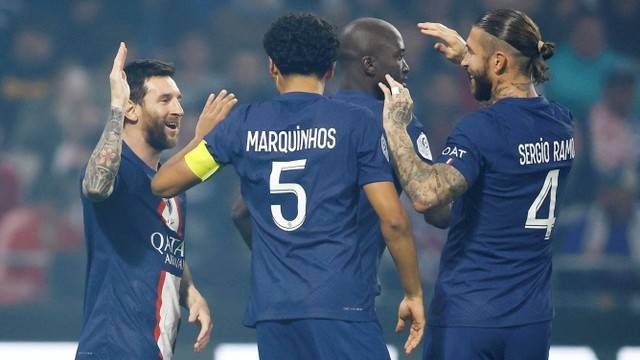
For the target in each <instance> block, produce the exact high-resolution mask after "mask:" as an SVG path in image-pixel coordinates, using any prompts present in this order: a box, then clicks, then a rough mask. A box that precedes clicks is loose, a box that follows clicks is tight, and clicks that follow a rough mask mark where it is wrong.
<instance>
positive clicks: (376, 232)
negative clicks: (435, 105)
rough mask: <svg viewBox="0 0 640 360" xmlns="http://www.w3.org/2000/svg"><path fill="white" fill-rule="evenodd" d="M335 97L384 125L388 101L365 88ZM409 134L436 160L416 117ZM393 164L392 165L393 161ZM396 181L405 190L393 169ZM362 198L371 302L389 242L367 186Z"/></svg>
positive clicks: (361, 233) (419, 150) (378, 289)
mask: <svg viewBox="0 0 640 360" xmlns="http://www.w3.org/2000/svg"><path fill="white" fill-rule="evenodd" d="M332 98H333V99H336V100H341V101H344V102H348V103H350V104H355V105H359V106H362V107H365V108H367V109H369V110H371V112H372V113H373V114H374V115H375V116H376V121H377V123H378V124H379V126H382V110H383V108H384V103H383V102H382V101H381V100H378V99H376V98H375V97H373V96H371V95H369V94H367V93H365V92H362V91H352V90H341V91H338V92H337V93H336V94H335V95H333V96H332ZM407 134H409V137H410V138H411V142H412V143H413V147H414V150H415V151H416V154H418V157H420V159H422V161H424V162H426V163H431V162H432V161H433V159H432V156H431V149H430V147H429V141H428V140H427V135H425V133H424V132H423V126H422V124H420V122H419V121H418V120H417V119H416V118H415V117H414V118H413V119H412V120H411V122H410V123H409V125H408V126H407ZM389 166H391V165H389ZM393 178H394V183H395V185H396V190H398V193H400V192H401V191H402V187H401V185H400V180H399V179H398V177H397V176H396V174H395V173H393ZM361 192H362V193H361V194H360V202H359V203H358V237H359V238H360V240H361V241H362V244H363V245H362V253H363V258H364V259H365V263H368V264H370V265H369V266H367V267H365V273H366V276H365V277H366V278H368V279H369V283H370V284H371V287H370V293H369V302H370V303H371V304H373V303H374V302H375V297H376V296H378V295H380V292H381V287H380V282H379V281H378V269H379V267H380V259H381V256H382V254H383V253H384V250H385V249H386V243H385V242H384V238H383V236H382V231H381V230H380V219H379V218H378V215H377V214H376V212H375V210H374V209H373V207H372V206H371V204H370V203H369V200H368V199H367V197H366V195H365V194H364V190H361Z"/></svg>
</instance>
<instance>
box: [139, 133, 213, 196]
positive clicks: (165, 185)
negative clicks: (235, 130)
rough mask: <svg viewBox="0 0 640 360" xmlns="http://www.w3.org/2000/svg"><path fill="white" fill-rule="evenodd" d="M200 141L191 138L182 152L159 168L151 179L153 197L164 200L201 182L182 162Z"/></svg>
mask: <svg viewBox="0 0 640 360" xmlns="http://www.w3.org/2000/svg"><path fill="white" fill-rule="evenodd" d="M201 141H202V139H200V138H197V137H196V138H193V139H192V140H191V141H190V142H189V143H188V144H187V145H186V146H185V147H184V148H183V149H182V150H180V151H179V152H178V153H177V154H175V155H173V156H172V157H171V158H169V160H168V161H167V162H166V163H164V164H163V165H162V166H161V167H160V169H159V170H158V172H157V173H156V175H155V176H154V177H153V179H151V190H152V191H153V193H154V194H155V195H157V196H162V197H165V198H168V197H172V196H175V195H177V194H179V193H181V192H183V191H186V190H187V189H189V188H191V187H192V186H194V185H196V184H198V183H199V182H201V181H200V179H199V178H198V177H197V176H195V174H193V173H192V172H191V170H190V169H189V168H188V167H187V165H186V163H185V160H184V159H185V155H187V154H188V153H189V152H190V151H191V150H193V149H195V148H196V147H197V146H198V144H200V142H201Z"/></svg>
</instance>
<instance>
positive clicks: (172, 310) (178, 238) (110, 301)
mask: <svg viewBox="0 0 640 360" xmlns="http://www.w3.org/2000/svg"><path fill="white" fill-rule="evenodd" d="M83 173H84V172H83ZM154 174H155V170H154V169H151V168H150V167H149V166H147V165H146V164H145V163H144V162H143V161H142V160H141V159H140V158H139V157H138V156H137V155H136V154H135V153H134V152H133V151H132V150H131V149H130V148H129V147H128V146H127V145H126V144H123V146H122V160H121V163H120V168H119V170H118V175H117V178H116V183H115V187H114V190H113V193H112V194H111V196H109V197H108V198H107V199H106V200H104V201H102V202H95V203H94V202H91V201H90V200H89V199H87V198H86V197H84V196H82V207H83V213H84V231H85V240H86V244H87V254H88V261H87V276H86V285H85V299H84V321H83V326H82V333H81V335H80V343H79V346H78V351H77V354H76V359H158V358H160V359H165V360H166V359H171V358H172V357H173V348H174V344H175V339H176V334H177V331H178V326H179V323H180V308H179V289H180V280H181V278H182V272H183V269H184V255H185V244H184V229H185V217H186V203H185V202H186V198H185V196H184V195H180V196H177V197H174V198H171V199H163V198H160V197H157V196H154V195H153V194H152V193H151V178H152V177H153V175H154Z"/></svg>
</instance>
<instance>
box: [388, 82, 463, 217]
mask: <svg viewBox="0 0 640 360" xmlns="http://www.w3.org/2000/svg"><path fill="white" fill-rule="evenodd" d="M387 81H388V82H389V84H390V85H391V87H392V88H398V89H399V91H400V92H399V94H394V95H391V92H390V90H389V88H387V86H385V85H384V84H382V83H381V84H380V88H381V89H382V91H383V92H384V95H385V101H384V102H385V104H384V113H383V119H384V120H383V123H384V129H385V132H386V134H387V140H388V142H389V148H390V150H391V154H392V156H393V159H394V162H393V163H394V167H395V170H396V174H398V177H399V178H400V182H401V183H402V187H403V189H404V191H406V192H407V195H408V196H409V198H410V199H411V201H412V202H413V207H414V208H415V209H416V210H417V211H419V212H421V213H425V215H427V216H425V220H427V221H429V220H430V219H431V220H433V221H435V222H440V221H442V222H444V221H445V220H446V222H448V212H449V209H450V205H449V204H450V203H451V202H452V201H453V200H454V199H455V198H457V197H458V196H460V195H462V194H463V193H464V192H465V191H466V190H467V182H466V180H465V178H464V176H462V174H460V172H459V171H458V170H456V169H455V168H454V167H453V166H449V165H446V164H433V165H429V164H427V163H425V162H423V161H421V160H420V158H418V156H417V155H416V154H415V151H414V149H413V145H412V143H411V140H410V138H409V135H408V134H407V132H406V126H407V123H408V122H409V121H410V120H411V111H412V109H413V100H411V95H410V94H409V90H407V89H405V88H404V87H403V86H402V85H401V84H400V83H398V82H396V81H395V80H393V78H391V77H390V76H389V75H387Z"/></svg>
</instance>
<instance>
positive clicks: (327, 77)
mask: <svg viewBox="0 0 640 360" xmlns="http://www.w3.org/2000/svg"><path fill="white" fill-rule="evenodd" d="M335 73H336V63H333V64H331V66H330V67H329V70H327V72H326V73H325V74H324V80H325V81H329V80H331V79H333V75H335Z"/></svg>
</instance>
